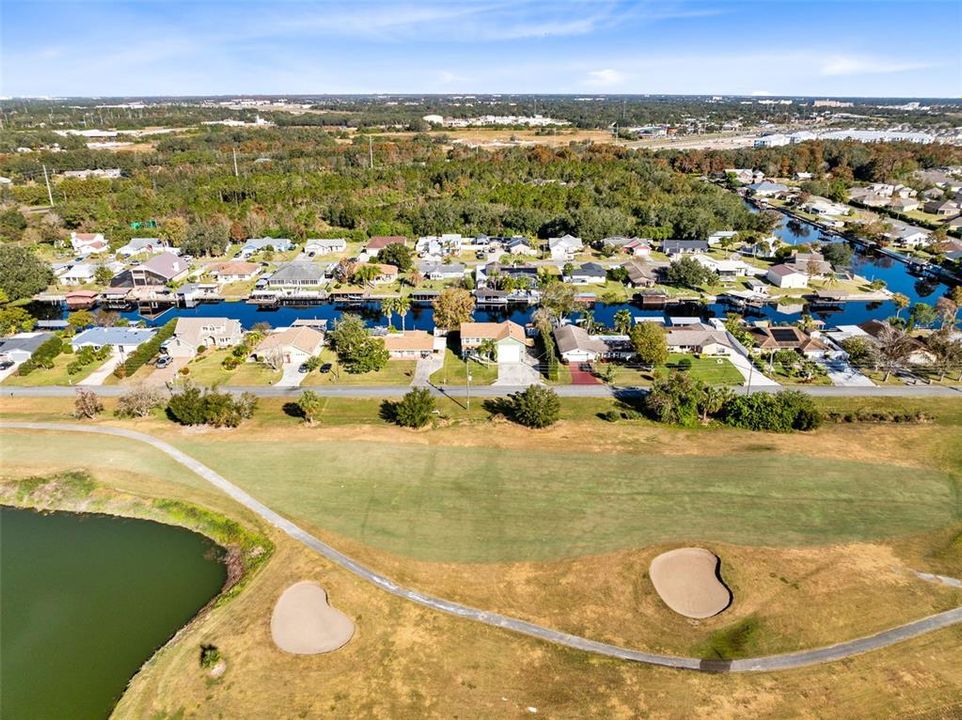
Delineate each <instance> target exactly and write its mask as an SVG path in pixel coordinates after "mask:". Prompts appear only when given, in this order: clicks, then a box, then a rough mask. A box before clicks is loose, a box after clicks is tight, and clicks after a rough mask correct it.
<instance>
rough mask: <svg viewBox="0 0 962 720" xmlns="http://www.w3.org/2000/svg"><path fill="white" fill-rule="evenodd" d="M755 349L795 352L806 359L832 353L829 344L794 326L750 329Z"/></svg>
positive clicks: (755, 327)
mask: <svg viewBox="0 0 962 720" xmlns="http://www.w3.org/2000/svg"><path fill="white" fill-rule="evenodd" d="M749 333H750V334H751V336H752V339H753V340H754V341H755V348H756V349H758V350H764V351H777V350H794V351H796V352H798V353H800V354H802V355H804V356H806V357H824V356H825V355H826V354H828V353H831V352H832V348H831V346H829V345H828V343H825V342H823V341H822V340H819V339H818V337H816V336H814V335H809V334H808V333H806V332H805V331H803V330H802V329H801V328H798V327H795V326H794V325H781V326H774V327H770V326H758V325H756V326H754V327H752V328H750V329H749Z"/></svg>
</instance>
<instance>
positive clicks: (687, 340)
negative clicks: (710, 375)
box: [665, 323, 735, 356]
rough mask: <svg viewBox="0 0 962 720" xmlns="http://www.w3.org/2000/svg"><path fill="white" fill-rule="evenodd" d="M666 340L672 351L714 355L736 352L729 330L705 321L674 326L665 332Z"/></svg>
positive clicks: (726, 354) (727, 354)
mask: <svg viewBox="0 0 962 720" xmlns="http://www.w3.org/2000/svg"><path fill="white" fill-rule="evenodd" d="M665 341H666V342H667V344H668V349H669V350H670V351H671V352H683V353H693V354H695V355H713V356H729V355H733V354H734V353H735V348H734V343H732V341H731V338H730V337H729V336H728V333H727V332H725V331H723V330H717V329H715V328H714V327H712V326H711V325H705V324H703V323H690V324H688V325H679V326H672V327H671V328H669V330H668V332H667V333H665Z"/></svg>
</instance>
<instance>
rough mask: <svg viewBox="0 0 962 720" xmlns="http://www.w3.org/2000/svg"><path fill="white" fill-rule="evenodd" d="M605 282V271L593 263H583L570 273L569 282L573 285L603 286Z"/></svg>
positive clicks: (606, 274) (606, 276)
mask: <svg viewBox="0 0 962 720" xmlns="http://www.w3.org/2000/svg"><path fill="white" fill-rule="evenodd" d="M607 280H608V273H607V271H606V270H605V269H604V267H602V266H601V265H599V264H598V263H594V262H587V263H584V264H583V265H580V266H578V267H576V268H575V269H574V270H573V271H572V272H571V282H573V283H574V284H575V285H604V284H605V282H606V281H607Z"/></svg>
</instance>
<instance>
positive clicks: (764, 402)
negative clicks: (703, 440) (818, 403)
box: [723, 390, 822, 432]
mask: <svg viewBox="0 0 962 720" xmlns="http://www.w3.org/2000/svg"><path fill="white" fill-rule="evenodd" d="M723 414H724V419H725V422H726V423H727V424H728V425H732V426H733V427H740V428H746V429H748V430H768V431H771V432H791V431H792V430H814V429H815V428H817V427H818V426H819V425H820V424H821V421H822V416H821V413H820V412H819V410H818V408H817V407H815V403H814V402H813V401H812V399H811V398H810V397H809V396H808V395H805V394H804V393H801V392H798V391H797V390H787V391H782V392H779V393H775V394H770V393H754V394H752V395H739V396H734V397H732V398H730V399H729V400H728V402H726V403H725V407H724V409H723Z"/></svg>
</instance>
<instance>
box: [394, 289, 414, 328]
mask: <svg viewBox="0 0 962 720" xmlns="http://www.w3.org/2000/svg"><path fill="white" fill-rule="evenodd" d="M410 310H411V298H410V297H408V296H407V295H401V296H400V297H397V298H395V299H394V311H395V312H396V313H397V314H398V315H400V316H401V332H404V318H405V317H407V314H408V312H409V311H410Z"/></svg>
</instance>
